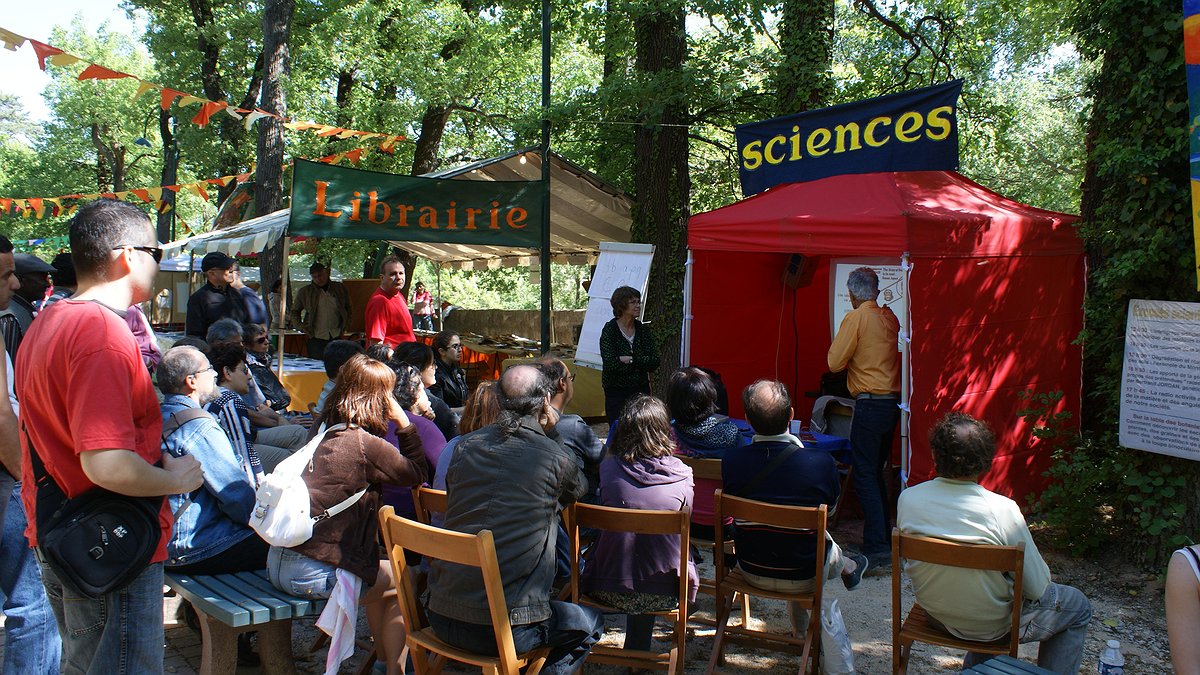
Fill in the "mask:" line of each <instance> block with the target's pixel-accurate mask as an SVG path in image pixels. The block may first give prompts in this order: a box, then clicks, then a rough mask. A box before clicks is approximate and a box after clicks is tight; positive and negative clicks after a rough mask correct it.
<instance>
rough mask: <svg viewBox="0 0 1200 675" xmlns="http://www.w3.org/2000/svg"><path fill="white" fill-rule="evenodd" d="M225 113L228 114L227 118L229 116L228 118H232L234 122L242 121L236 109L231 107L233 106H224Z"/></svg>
mask: <svg viewBox="0 0 1200 675" xmlns="http://www.w3.org/2000/svg"><path fill="white" fill-rule="evenodd" d="M225 112H226V113H228V114H229V116H230V117H232V118H233V119H235V120H240V119H242V115H241V113H239V112H238V111H237V108H235V107H233V106H231V105H227V106H225Z"/></svg>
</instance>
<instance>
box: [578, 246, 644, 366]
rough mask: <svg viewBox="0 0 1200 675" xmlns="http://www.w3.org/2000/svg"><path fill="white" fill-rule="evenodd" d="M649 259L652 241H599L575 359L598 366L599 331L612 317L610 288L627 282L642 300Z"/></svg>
mask: <svg viewBox="0 0 1200 675" xmlns="http://www.w3.org/2000/svg"><path fill="white" fill-rule="evenodd" d="M653 261H654V245H653V244H621V243H615V242H603V243H601V244H600V259H599V260H598V261H597V262H596V272H595V273H594V274H593V275H592V283H591V285H590V286H589V287H588V306H587V312H585V313H584V315H583V329H582V330H581V331H580V332H579V345H578V347H577V348H576V351H575V363H577V364H579V365H583V366H588V367H591V368H600V367H601V359H600V331H601V329H603V328H604V324H606V323H608V321H609V320H610V319H612V318H613V315H612V305H611V304H610V303H609V298H611V297H612V294H613V291H615V290H617V289H618V288H620V287H622V286H629V287H631V288H636V289H638V291H640V292H641V294H642V300H643V301H644V300H645V298H646V283H647V281H648V280H649V279H650V263H651V262H653Z"/></svg>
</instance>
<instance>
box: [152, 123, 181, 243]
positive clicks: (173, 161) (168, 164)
mask: <svg viewBox="0 0 1200 675" xmlns="http://www.w3.org/2000/svg"><path fill="white" fill-rule="evenodd" d="M171 123H172V119H171V113H169V112H167V111H166V110H162V109H159V111H158V135H159V136H161V137H162V147H163V167H162V180H160V181H159V185H163V186H166V185H176V184H178V183H179V146H178V141H176V140H175V132H174V130H172V128H171ZM162 201H164V202H166V203H167V204H168V205H170V207H171V208H170V209H166V210H163V209H160V210H159V213H158V224H157V227H156V228H155V230H156V231H157V232H158V240H159V241H173V240H174V238H175V233H174V232H173V231H172V230H173V228H172V227H171V225H172V224H173V223H174V222H175V191H174V190H163V192H162ZM156 206H157V205H156Z"/></svg>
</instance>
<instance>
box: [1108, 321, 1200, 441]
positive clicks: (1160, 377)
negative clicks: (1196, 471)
mask: <svg viewBox="0 0 1200 675" xmlns="http://www.w3.org/2000/svg"><path fill="white" fill-rule="evenodd" d="M1120 443H1121V445H1123V446H1125V447H1127V448H1136V449H1138V450H1148V451H1150V452H1157V453H1161V454H1164V455H1172V456H1174V457H1183V458H1185V459H1195V460H1200V303H1194V302H1165V301H1158V300H1131V301H1130V302H1129V316H1128V319H1127V321H1126V324H1125V362H1124V365H1123V367H1122V369H1121V419H1120Z"/></svg>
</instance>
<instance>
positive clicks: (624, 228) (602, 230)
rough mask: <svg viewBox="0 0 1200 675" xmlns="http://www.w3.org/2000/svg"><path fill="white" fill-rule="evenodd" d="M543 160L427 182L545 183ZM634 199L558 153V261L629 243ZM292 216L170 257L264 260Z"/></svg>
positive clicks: (228, 231) (553, 181) (475, 263)
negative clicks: (255, 256)
mask: <svg viewBox="0 0 1200 675" xmlns="http://www.w3.org/2000/svg"><path fill="white" fill-rule="evenodd" d="M541 172H542V157H541V153H540V152H539V151H538V149H537V148H526V149H523V150H516V151H513V152H510V153H508V154H506V155H501V156H499V157H493V158H491V159H486V160H481V161H478V162H474V163H472V164H468V165H466V166H460V167H457V168H454V169H448V170H446V171H438V172H434V173H430V174H426V176H428V177H430V178H452V179H456V180H537V179H538V178H540V177H541ZM632 211H633V199H631V198H630V197H629V195H627V194H625V193H624V192H623V191H621V190H620V189H618V188H617V187H615V186H613V185H611V184H609V183H608V182H606V181H604V180H603V179H601V178H600V177H599V176H596V175H595V174H593V173H591V172H590V171H588V170H587V169H584V168H583V167H581V166H578V165H576V164H573V163H572V162H570V161H567V160H566V159H563V158H562V157H561V156H560V155H558V154H556V153H553V152H551V153H550V259H551V260H552V261H554V262H556V263H570V264H576V265H584V264H591V263H594V262H595V259H596V256H597V255H598V254H599V252H600V242H605V241H617V242H628V241H629V226H630V224H631V223H632V222H633V217H632ZM288 215H289V213H288V210H287V209H284V210H281V211H276V212H274V213H270V214H267V215H265V216H260V217H258V218H254V219H251V220H247V221H244V222H242V223H238V224H237V225H234V226H232V227H228V228H224V229H220V230H214V231H212V232H206V233H204V234H199V235H196V236H194V237H190V238H188V239H181V240H179V241H175V242H172V243H170V244H167V246H166V248H167V255H173V254H174V253H175V252H176V251H178V250H187V251H194V252H195V253H196V255H198V256H199V255H203V254H204V253H208V252H209V251H221V252H223V253H225V254H227V255H231V256H232V255H235V254H239V253H240V254H243V255H246V254H250V253H258V252H261V251H262V250H263V249H265V248H266V247H267V246H269V245H271V244H273V243H274V242H276V241H277V240H278V239H279V238H280V237H281V236H283V235H284V234H285V233H286V231H287V224H288ZM388 243H390V244H391V245H393V246H396V247H398V248H401V249H404V250H406V251H410V252H411V253H413V254H414V255H417V256H420V257H422V258H427V259H429V260H430V261H432V262H433V263H434V264H436V265H439V266H441V267H448V268H453V269H463V268H474V269H489V268H496V267H518V266H520V267H537V266H538V264H539V259H538V251H537V250H536V249H521V248H510V247H496V246H470V245H465V244H428V243H423V242H411V241H389V242H388Z"/></svg>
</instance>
